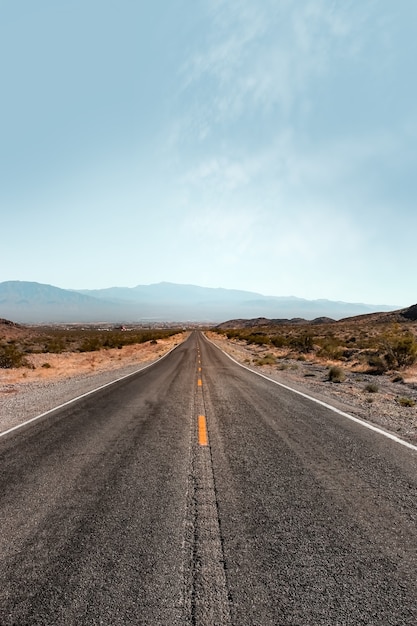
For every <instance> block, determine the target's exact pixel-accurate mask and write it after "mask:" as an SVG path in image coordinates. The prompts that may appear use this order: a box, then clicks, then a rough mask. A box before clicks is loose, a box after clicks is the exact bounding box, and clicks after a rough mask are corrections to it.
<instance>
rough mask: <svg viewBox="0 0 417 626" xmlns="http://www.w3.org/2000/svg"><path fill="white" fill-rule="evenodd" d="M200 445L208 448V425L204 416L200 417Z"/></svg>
mask: <svg viewBox="0 0 417 626" xmlns="http://www.w3.org/2000/svg"><path fill="white" fill-rule="evenodd" d="M198 443H199V445H200V446H208V437H207V424H206V418H205V416H204V415H199V416H198Z"/></svg>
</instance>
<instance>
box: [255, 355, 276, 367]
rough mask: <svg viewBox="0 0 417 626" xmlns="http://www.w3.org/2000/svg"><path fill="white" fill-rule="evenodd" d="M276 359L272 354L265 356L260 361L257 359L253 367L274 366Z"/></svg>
mask: <svg viewBox="0 0 417 626" xmlns="http://www.w3.org/2000/svg"><path fill="white" fill-rule="evenodd" d="M276 362H277V360H276V358H275V357H274V356H273V355H272V354H265V356H264V357H263V358H262V359H257V360H256V361H255V365H275V363H276Z"/></svg>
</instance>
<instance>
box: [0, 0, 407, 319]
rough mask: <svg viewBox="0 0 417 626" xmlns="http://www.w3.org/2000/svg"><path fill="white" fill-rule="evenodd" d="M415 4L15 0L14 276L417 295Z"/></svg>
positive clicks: (7, 242) (8, 34)
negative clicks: (416, 287)
mask: <svg viewBox="0 0 417 626" xmlns="http://www.w3.org/2000/svg"><path fill="white" fill-rule="evenodd" d="M416 19H417V3H415V2H414V1H413V0H402V1H401V2H398V3H393V2H391V1H390V0H380V1H379V2H368V3H355V2H350V1H348V2H343V3H335V2H328V0H298V1H297V2H296V3H295V2H290V1H289V0H241V1H240V2H239V3H232V2H226V0H199V1H198V2H195V3H189V2H185V0H169V1H168V0H166V1H162V2H158V3H134V2H131V0H119V2H117V3H115V2H113V1H110V0H82V1H81V0H72V1H71V2H70V1H69V0H63V1H62V2H59V3H57V2H56V1H55V0H38V1H37V2H36V3H35V2H33V1H31V0H22V1H21V2H19V3H17V2H9V1H7V0H0V24H1V37H0V65H1V73H2V93H3V95H2V99H1V101H0V114H1V134H0V165H1V167H0V211H1V217H2V235H3V236H2V241H1V246H0V282H2V281H7V280H24V281H36V282H40V283H47V284H51V285H55V286H57V287H61V288H64V289H96V288H105V287H111V286H114V285H118V286H128V287H133V286H135V285H138V284H151V283H158V282H162V281H168V282H174V283H180V284H194V285H202V286H206V287H224V288H229V289H242V290H248V291H255V292H258V293H262V294H265V295H278V296H279V295H282V296H289V295H294V296H298V297H301V298H307V299H318V298H326V299H330V300H341V301H345V302H366V303H373V304H392V305H398V306H399V307H400V306H409V305H411V304H413V303H415V301H417V294H416V291H415V287H414V286H415V268H416V260H415V258H416V254H415V250H416V247H415V233H416V232H417V212H416V210H415V199H416V197H417V194H416V192H417V182H416V175H415V172H416V171H417V167H416V166H417V162H416V161H417V156H416V150H415V146H416V139H417V109H416V107H415V102H416V101H417V86H416V81H415V80H413V76H414V65H415V59H416V53H417V39H416V37H415V23H416Z"/></svg>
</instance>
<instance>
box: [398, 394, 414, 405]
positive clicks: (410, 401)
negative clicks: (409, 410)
mask: <svg viewBox="0 0 417 626" xmlns="http://www.w3.org/2000/svg"><path fill="white" fill-rule="evenodd" d="M397 402H398V404H399V405H400V406H407V407H412V406H415V404H416V402H415V400H413V399H412V398H407V397H405V396H401V397H398V398H397Z"/></svg>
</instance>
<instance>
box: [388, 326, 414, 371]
mask: <svg viewBox="0 0 417 626" xmlns="http://www.w3.org/2000/svg"><path fill="white" fill-rule="evenodd" d="M387 344H388V345H387V348H388V350H387V357H389V359H390V361H391V363H392V365H393V366H395V365H396V366H397V367H408V366H410V365H413V363H415V362H416V361H417V342H416V340H415V339H414V336H413V335H412V334H411V333H407V334H405V335H403V336H402V337H393V338H389V339H388V342H387Z"/></svg>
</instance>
